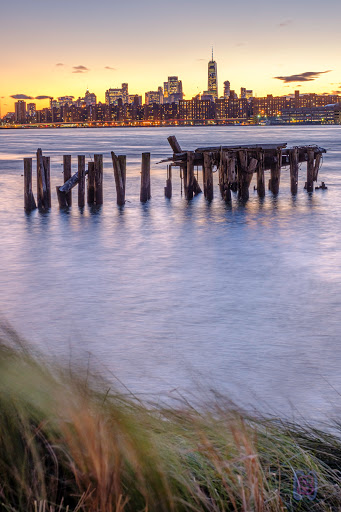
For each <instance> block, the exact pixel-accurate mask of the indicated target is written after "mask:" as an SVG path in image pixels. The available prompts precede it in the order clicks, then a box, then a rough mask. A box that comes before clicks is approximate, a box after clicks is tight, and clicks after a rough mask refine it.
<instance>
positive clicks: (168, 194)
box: [165, 165, 172, 199]
mask: <svg viewBox="0 0 341 512" xmlns="http://www.w3.org/2000/svg"><path fill="white" fill-rule="evenodd" d="M165 197H167V199H171V197H172V166H171V165H167V181H166V186H165Z"/></svg>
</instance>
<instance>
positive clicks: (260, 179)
mask: <svg viewBox="0 0 341 512" xmlns="http://www.w3.org/2000/svg"><path fill="white" fill-rule="evenodd" d="M257 194H258V196H259V197H264V196H265V177H264V151H259V152H258V167H257Z"/></svg>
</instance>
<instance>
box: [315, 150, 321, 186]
mask: <svg viewBox="0 0 341 512" xmlns="http://www.w3.org/2000/svg"><path fill="white" fill-rule="evenodd" d="M321 160H322V153H317V154H316V159H315V165H314V181H317V178H318V174H319V170H320V165H321Z"/></svg>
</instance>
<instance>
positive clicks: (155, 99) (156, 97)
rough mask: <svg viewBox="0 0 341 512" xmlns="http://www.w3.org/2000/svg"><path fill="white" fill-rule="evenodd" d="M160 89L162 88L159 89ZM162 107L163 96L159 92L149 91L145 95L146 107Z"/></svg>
mask: <svg viewBox="0 0 341 512" xmlns="http://www.w3.org/2000/svg"><path fill="white" fill-rule="evenodd" d="M159 89H160V88H159ZM154 103H155V104H156V105H161V94H160V90H158V91H148V92H146V93H145V105H153V104H154Z"/></svg>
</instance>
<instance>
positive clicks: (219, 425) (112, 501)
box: [0, 326, 341, 512]
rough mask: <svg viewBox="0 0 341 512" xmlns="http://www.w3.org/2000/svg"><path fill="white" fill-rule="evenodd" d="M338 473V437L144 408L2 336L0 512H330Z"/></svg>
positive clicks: (208, 408) (193, 411) (227, 412)
mask: <svg viewBox="0 0 341 512" xmlns="http://www.w3.org/2000/svg"><path fill="white" fill-rule="evenodd" d="M334 427H335V426H334ZM335 428H337V427H335ZM340 468H341V442H340V439H339V437H338V435H337V432H336V433H335V434H333V435H332V434H330V433H326V432H321V431H319V430H317V429H316V428H313V427H307V426H302V425H294V424H290V423H287V422H284V421H280V420H274V419H266V418H262V417H258V416H257V415H254V416H249V415H247V414H245V413H241V412H240V411H238V410H236V408H235V407H233V406H231V404H230V403H229V402H228V401H226V400H224V399H223V398H222V397H215V399H214V400H212V402H211V404H210V405H207V404H205V405H203V406H202V407H196V408H194V407H193V405H191V404H189V403H188V402H186V401H185V400H184V401H180V400H179V402H178V403H177V404H176V405H172V406H169V405H157V406H155V405H154V404H151V403H145V402H144V403H142V402H141V401H140V400H138V399H137V398H136V397H134V396H132V395H129V394H128V393H127V394H124V393H122V392H118V391H116V392H115V390H114V389H113V388H112V387H111V385H110V384H108V383H107V382H105V381H104V380H103V379H99V378H98V379H94V378H90V376H89V374H88V373H86V372H82V371H81V370H79V369H78V370H76V369H75V368H73V369H70V368H69V367H63V366H62V365H60V366H58V365H56V364H51V363H50V362H49V361H47V360H46V359H44V358H43V357H40V356H39V355H34V354H32V353H31V352H30V351H29V350H28V349H27V344H25V343H24V342H23V341H22V340H21V339H20V338H19V337H18V336H17V334H16V333H15V332H14V331H13V330H12V329H11V328H9V327H8V326H7V327H6V326H5V327H1V329H0V510H4V511H11V512H14V511H15V512H31V511H32V512H57V511H59V512H62V511H69V512H76V511H82V512H123V511H124V512H140V511H141V512H163V511H165V512H166V511H207V512H218V511H244V512H251V511H256V512H263V511H264V512H265V511H284V510H307V511H308V510H309V511H312V510H321V511H327V510H328V511H334V510H335V511H336V510H341V491H340V483H341V477H340V472H339V469H340ZM299 470H302V471H305V472H309V471H314V472H315V473H316V475H317V482H318V490H317V496H316V498H315V499H314V500H313V501H309V500H308V499H307V498H304V499H302V500H301V501H296V500H295V499H294V496H293V483H294V475H295V472H296V471H299Z"/></svg>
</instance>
